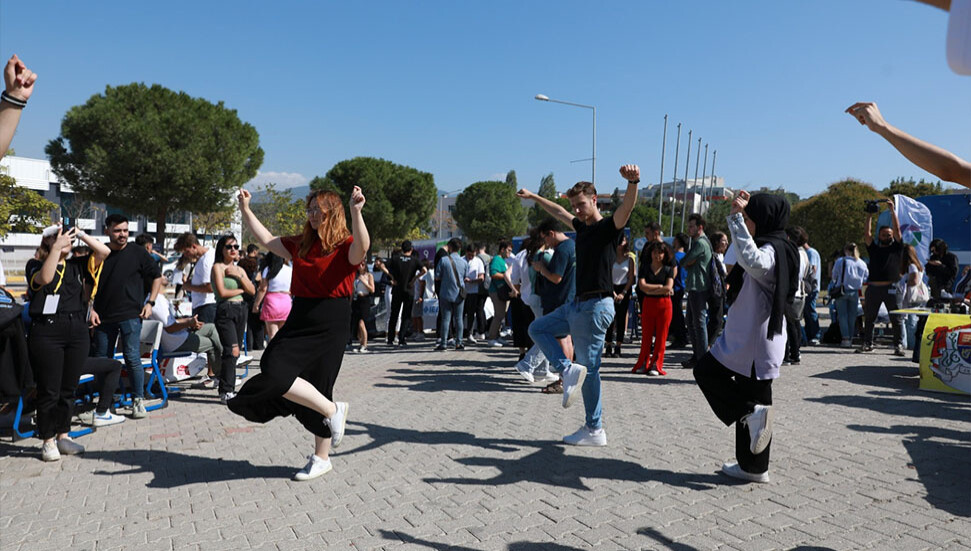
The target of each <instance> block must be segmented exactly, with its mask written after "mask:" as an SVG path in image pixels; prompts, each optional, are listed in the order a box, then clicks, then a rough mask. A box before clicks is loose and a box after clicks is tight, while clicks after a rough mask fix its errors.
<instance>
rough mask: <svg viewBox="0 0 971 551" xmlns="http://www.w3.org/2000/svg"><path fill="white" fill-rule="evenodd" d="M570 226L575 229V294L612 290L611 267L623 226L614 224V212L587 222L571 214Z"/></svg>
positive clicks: (608, 291)
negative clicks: (620, 227) (592, 221)
mask: <svg viewBox="0 0 971 551" xmlns="http://www.w3.org/2000/svg"><path fill="white" fill-rule="evenodd" d="M573 229H574V230H576V232H577V238H576V241H577V284H576V293H577V294H576V296H577V298H584V297H583V295H584V294H586V293H594V292H605V293H610V292H613V289H614V282H613V280H612V278H611V269H612V265H613V263H614V261H615V260H617V245H618V244H619V243H620V237H621V235H622V234H623V231H624V230H618V229H617V227H616V226H614V217H613V215H611V216H608V217H606V218H602V219H601V220H600V221H599V222H595V223H593V224H590V225H587V224H584V223H583V222H581V221H580V219H579V218H574V219H573Z"/></svg>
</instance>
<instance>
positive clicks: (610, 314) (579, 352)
mask: <svg viewBox="0 0 971 551" xmlns="http://www.w3.org/2000/svg"><path fill="white" fill-rule="evenodd" d="M613 320H614V300H613V299H612V298H611V297H604V298H601V299H593V300H584V301H577V300H573V301H570V302H567V303H566V304H563V305H562V306H560V307H559V308H557V309H556V310H553V311H552V312H550V313H549V314H547V315H545V316H543V317H542V318H539V319H538V320H535V321H533V323H532V324H530V326H529V336H530V337H532V339H533V342H535V343H536V344H537V345H539V347H540V349H541V350H542V351H543V354H544V355H545V356H546V358H547V359H548V360H549V362H550V370H551V371H554V372H556V373H562V372H563V370H564V369H566V368H567V367H569V366H570V363H571V360H570V359H569V358H567V357H566V356H564V355H563V349H562V348H560V343H559V341H557V340H556V336H557V335H563V334H567V333H569V334H570V335H571V336H572V337H573V349H574V352H575V353H576V356H577V363H579V364H580V365H582V366H584V367H586V368H587V378H586V379H584V381H583V388H582V389H581V391H582V394H583V409H584V410H585V411H586V425H587V427H588V428H591V429H599V428H600V425H601V423H600V416H601V414H602V404H601V401H600V357H601V354H603V346H604V337H605V336H606V334H607V328H608V327H610V322H612V321H613Z"/></svg>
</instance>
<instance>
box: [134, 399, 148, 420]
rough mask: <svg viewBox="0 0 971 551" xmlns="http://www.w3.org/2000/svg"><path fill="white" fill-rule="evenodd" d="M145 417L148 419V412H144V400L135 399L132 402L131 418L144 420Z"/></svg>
mask: <svg viewBox="0 0 971 551" xmlns="http://www.w3.org/2000/svg"><path fill="white" fill-rule="evenodd" d="M146 417H148V411H146V410H145V398H135V399H134V400H132V406H131V418H132V419H144V418H146Z"/></svg>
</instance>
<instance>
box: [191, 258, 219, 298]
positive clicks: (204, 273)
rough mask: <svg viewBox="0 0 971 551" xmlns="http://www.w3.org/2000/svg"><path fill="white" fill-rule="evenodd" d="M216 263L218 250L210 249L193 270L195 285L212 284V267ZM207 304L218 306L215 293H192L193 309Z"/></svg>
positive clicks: (193, 282)
mask: <svg viewBox="0 0 971 551" xmlns="http://www.w3.org/2000/svg"><path fill="white" fill-rule="evenodd" d="M215 262H216V250H215V249H213V248H211V247H210V248H209V250H208V251H206V254H204V255H202V258H200V259H199V260H198V262H196V267H195V268H194V269H193V270H192V281H191V282H190V283H192V284H193V285H205V284H206V283H210V281H209V280H210V278H211V277H212V265H213V263H215ZM206 304H216V295H215V293H192V307H193V308H199V307H200V306H205V305H206Z"/></svg>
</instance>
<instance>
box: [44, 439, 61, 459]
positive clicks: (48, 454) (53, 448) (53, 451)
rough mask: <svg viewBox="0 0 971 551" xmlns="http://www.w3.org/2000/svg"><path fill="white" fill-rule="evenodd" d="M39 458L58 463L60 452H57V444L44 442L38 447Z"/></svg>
mask: <svg viewBox="0 0 971 551" xmlns="http://www.w3.org/2000/svg"><path fill="white" fill-rule="evenodd" d="M40 458H41V459H43V460H44V461H60V460H61V452H59V451H57V443H56V442H54V441H53V440H51V441H50V442H47V441H45V442H44V443H43V444H42V445H41V447H40Z"/></svg>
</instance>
